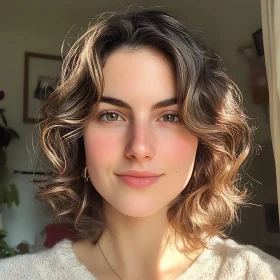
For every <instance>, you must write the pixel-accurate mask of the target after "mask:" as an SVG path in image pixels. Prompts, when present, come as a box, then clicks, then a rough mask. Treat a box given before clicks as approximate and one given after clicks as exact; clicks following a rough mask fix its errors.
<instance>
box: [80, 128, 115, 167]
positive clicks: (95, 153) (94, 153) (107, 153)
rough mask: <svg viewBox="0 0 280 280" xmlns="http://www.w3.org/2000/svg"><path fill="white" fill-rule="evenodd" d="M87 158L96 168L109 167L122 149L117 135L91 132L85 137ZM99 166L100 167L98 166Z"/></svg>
mask: <svg viewBox="0 0 280 280" xmlns="http://www.w3.org/2000/svg"><path fill="white" fill-rule="evenodd" d="M84 141H85V150H86V158H87V162H88V163H89V164H94V165H95V167H97V168H98V167H99V168H100V167H104V166H105V165H106V164H107V165H109V163H110V162H112V159H113V158H114V155H115V154H116V152H117V151H118V150H119V149H120V143H119V141H118V139H117V137H116V135H115V137H114V135H111V134H110V135H106V134H104V133H98V132H91V133H90V134H87V135H85V137H84ZM97 164H98V166H96V165H97Z"/></svg>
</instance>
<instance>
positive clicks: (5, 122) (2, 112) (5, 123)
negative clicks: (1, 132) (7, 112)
mask: <svg viewBox="0 0 280 280" xmlns="http://www.w3.org/2000/svg"><path fill="white" fill-rule="evenodd" d="M0 115H1V118H2V121H3V123H4V125H5V126H6V127H7V125H8V123H7V120H6V118H5V116H4V109H2V110H1V111H0Z"/></svg>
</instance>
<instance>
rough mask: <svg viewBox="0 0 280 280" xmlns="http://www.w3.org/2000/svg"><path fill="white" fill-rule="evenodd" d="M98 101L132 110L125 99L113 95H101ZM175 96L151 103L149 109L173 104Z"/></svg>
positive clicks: (175, 101) (175, 99) (175, 100)
mask: <svg viewBox="0 0 280 280" xmlns="http://www.w3.org/2000/svg"><path fill="white" fill-rule="evenodd" d="M100 102H104V103H108V104H111V105H115V106H118V107H122V108H125V109H128V110H132V108H131V107H130V105H129V104H127V103H126V102H125V101H123V100H120V99H117V98H113V97H107V96H101V100H100ZM177 103H178V102H177V98H175V97H174V98H169V99H165V100H162V101H159V102H157V103H155V104H153V106H152V108H151V111H153V110H156V109H160V108H164V107H168V106H171V105H175V104H177Z"/></svg>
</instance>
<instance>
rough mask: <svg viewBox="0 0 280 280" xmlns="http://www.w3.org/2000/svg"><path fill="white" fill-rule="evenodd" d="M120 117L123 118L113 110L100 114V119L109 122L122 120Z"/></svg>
mask: <svg viewBox="0 0 280 280" xmlns="http://www.w3.org/2000/svg"><path fill="white" fill-rule="evenodd" d="M119 118H121V120H122V117H121V116H120V115H119V114H118V113H116V112H113V111H107V112H103V113H101V114H100V115H99V116H98V119H99V120H100V121H103V122H107V123H114V122H118V121H120V119H119Z"/></svg>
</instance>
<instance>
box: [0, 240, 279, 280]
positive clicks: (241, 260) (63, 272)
mask: <svg viewBox="0 0 280 280" xmlns="http://www.w3.org/2000/svg"><path fill="white" fill-rule="evenodd" d="M71 244H72V242H71V241H70V240H67V239H65V240H63V241H61V242H60V243H58V244H57V245H56V246H55V247H53V248H52V249H49V250H45V251H42V252H39V253H36V254H30V255H28V254H27V255H19V256H15V257H12V258H7V259H4V260H1V261H0V279H1V280H33V279H36V280H37V279H38V280H39V279H46V280H49V279H51V280H55V279H57V280H58V279H59V280H66V279H67V280H68V279H69V280H70V279H71V280H97V279H96V278H95V277H94V276H93V275H92V274H91V273H90V272H89V271H88V270H87V269H86V267H85V266H84V265H83V264H81V263H80V262H79V261H78V260H77V258H76V257H75V255H74V253H73V250H72V246H71ZM209 245H210V246H211V248H213V249H205V250H204V251H203V252H202V253H201V255H200V256H199V257H198V259H197V260H196V261H195V262H194V263H193V264H192V266H191V267H190V268H189V269H188V270H187V271H185V273H183V274H182V275H181V276H180V277H179V278H177V279H176V280H202V279H203V280H214V279H215V280H237V279H238V280H241V279H247V280H275V279H277V280H280V261H279V260H278V259H276V258H274V257H272V256H270V255H268V254H266V253H264V252H262V251H261V250H259V249H257V248H256V247H253V246H248V245H247V246H245V245H240V244H238V243H236V242H235V241H233V240H231V239H226V240H223V239H221V238H219V237H214V238H213V239H212V240H211V241H210V242H209ZM208 247H209V246H208ZM102 280H103V279H102ZM106 280H107V279H106ZM108 280H109V279H108ZM132 280H133V279H132Z"/></svg>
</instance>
